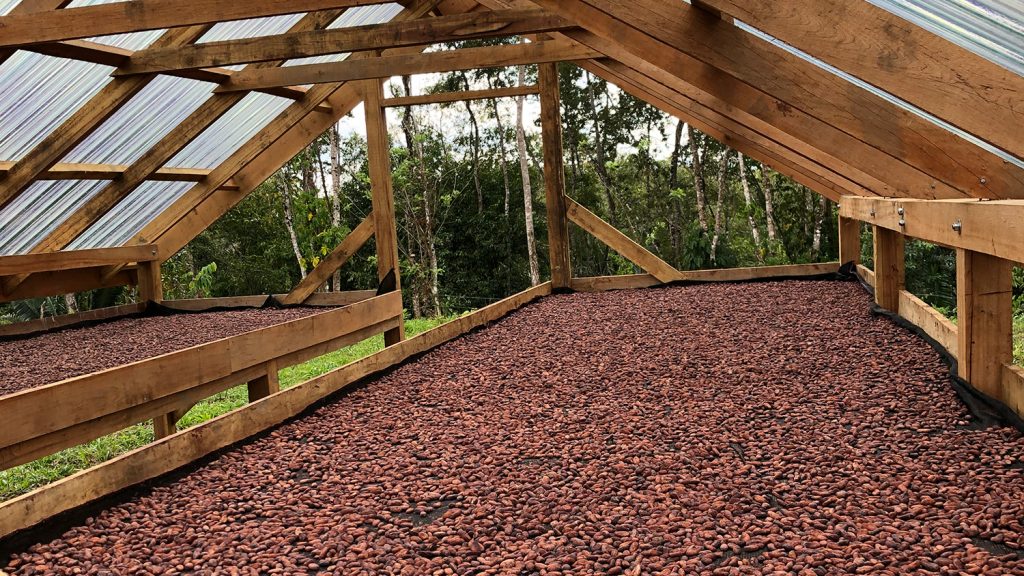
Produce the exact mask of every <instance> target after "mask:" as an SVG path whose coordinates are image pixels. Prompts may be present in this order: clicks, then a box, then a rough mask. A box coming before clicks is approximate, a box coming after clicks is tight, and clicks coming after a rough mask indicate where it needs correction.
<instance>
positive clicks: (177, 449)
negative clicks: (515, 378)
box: [0, 282, 551, 537]
mask: <svg viewBox="0 0 1024 576" xmlns="http://www.w3.org/2000/svg"><path fill="white" fill-rule="evenodd" d="M550 293H551V283H550V282H547V283H544V284H541V285H539V286H536V287H534V288H531V289H530V290H527V291H525V292H520V293H519V294H516V295H514V296H512V297H510V298H506V299H505V300H502V301H500V302H497V303H495V304H492V305H490V306H487V307H485V308H481V309H480V310H477V311H476V312H473V313H471V314H468V315H466V316H462V317H460V318H458V319H455V320H452V321H451V322H448V323H446V324H442V325H441V326H438V327H437V328H434V329H432V330H428V331H427V332H424V333H421V334H418V335H416V336H414V337H412V338H410V339H408V340H404V341H402V342H400V343H399V344H397V345H395V346H391V347H389V348H385V349H384V350H382V351H380V352H377V353H376V354H373V355H371V356H368V357H366V358H363V359H361V360H357V361H355V362H352V363H350V364H347V365H345V366H343V367H341V368H338V369H336V370H333V371H331V372H328V373H327V374H324V375H322V376H319V377H317V378H313V379H311V380H309V381H306V382H303V383H301V384H298V385H296V386H294V387H292V388H289V389H287V390H282V391H281V392H278V393H277V394H273V395H271V396H268V397H267V398H264V399H262V400H258V401H256V402H253V403H251V404H248V405H246V406H243V407H241V408H239V409H237V410H234V411H232V412H229V413H227V414H224V415H222V416H218V417H217V418H214V419H212V420H210V421H208V422H204V423H203V424H200V425H198V426H195V427H193V428H189V429H188V430H183V431H181V432H178V433H177V434H174V435H172V436H169V437H167V438H164V439H163V440H160V441H158V442H154V443H152V444H149V445H146V446H144V447H141V448H138V449H136V450H133V451H132V452H129V453H127V454H123V455H121V456H118V457H117V458H114V459H112V460H110V461H108V462H105V463H103V464H100V465H98V466H94V467H92V468H89V469H87V470H83V471H82V472H79V473H77V474H74V475H72V476H69V477H67V478H64V479H62V480H59V481H57V482H54V483H53V484H50V485H47V486H43V487H41V488H39V489H37V490H34V491H33V492H30V493H28V494H25V495H23V496H19V497H17V498H14V499H11V500H8V501H6V502H4V503H2V504H0V537H4V536H7V535H9V534H11V533H13V532H16V531H18V530H21V529H23V528H27V527H29V526H32V525H35V524H37V523H39V522H42V521H43V520H46V519H47V518H51V517H53V516H55V515H57V514H60V513H61V512H65V511H67V510H71V509H73V508H76V507H78V506H81V505H83V504H87V503H89V502H92V501H94V500H96V499H97V498H101V497H103V496H106V495H109V494H113V493H114V492H117V491H118V490H122V489H124V488H127V487H129V486H133V485H135V484H138V483H139V482H144V481H146V480H150V479H152V478H155V477H157V476H159V475H161V474H164V473H167V472H170V471H172V470H175V469H176V468H179V467H181V466H184V465H186V464H188V463H190V462H194V461H195V460H197V459H199V458H202V457H203V456H206V455H208V454H211V453H213V452H215V451H217V450H219V449H221V448H224V447H226V446H230V445H231V444H234V443H236V442H239V441H241V440H244V439H246V438H248V437H250V436H252V435H253V434H256V433H258V432H261V431H263V430H266V429H268V428H271V427H273V426H276V425H277V424H280V423H281V422H283V421H284V420H286V419H287V418H290V417H292V416H295V415H297V414H299V413H301V412H302V411H303V410H305V409H306V408H308V407H309V406H311V405H312V404H313V403H315V402H317V401H319V400H321V399H323V398H326V397H327V396H329V395H331V394H333V393H335V392H338V391H339V390H342V389H344V388H346V387H348V386H350V385H351V384H353V383H355V382H357V381H359V380H360V379H362V378H365V377H367V376H370V375H373V374H376V373H379V372H380V371H382V370H385V369H387V368H390V367H392V366H394V365H396V364H398V363H400V362H402V361H404V360H407V359H408V358H410V357H412V356H414V355H416V354H419V353H422V352H426V351H427V350H430V349H431V348H434V347H436V346H438V345H440V344H443V343H445V342H447V341H449V340H452V339H454V338H457V337H458V336H460V335H462V334H465V333H467V332H469V331H470V330H473V329H474V328H478V327H480V326H484V325H486V324H488V323H490V322H493V321H495V320H497V319H499V318H501V317H502V316H504V315H506V314H508V313H509V312H512V311H514V310H516V309H518V308H521V307H522V306H525V305H526V304H528V303H530V302H532V301H534V300H536V299H538V298H541V297H543V296H546V295H548V294H550Z"/></svg>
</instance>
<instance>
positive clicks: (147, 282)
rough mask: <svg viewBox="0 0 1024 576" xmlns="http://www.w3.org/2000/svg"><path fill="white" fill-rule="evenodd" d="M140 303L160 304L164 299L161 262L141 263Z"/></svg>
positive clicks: (139, 270)
mask: <svg viewBox="0 0 1024 576" xmlns="http://www.w3.org/2000/svg"><path fill="white" fill-rule="evenodd" d="M138 274H139V301H140V302H147V301H149V300H152V301H153V302H160V301H162V300H163V299H164V287H163V282H162V280H161V278H160V262H159V261H156V260H154V261H152V262H139V268H138Z"/></svg>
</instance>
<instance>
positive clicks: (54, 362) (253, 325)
mask: <svg viewBox="0 0 1024 576" xmlns="http://www.w3.org/2000/svg"><path fill="white" fill-rule="evenodd" d="M327 310H328V309H327V308H318V307H293V308H247V309H239V310H221V311H216V312H201V313H189V314H184V313H183V314H173V315H170V316H132V317H128V318H120V319H116V320H109V321H105V322H102V323H99V324H91V325H87V326H81V327H77V328H66V329H63V330H57V331H54V332H46V333H43V334H39V335H36V336H26V337H24V338H19V339H16V340H4V341H0V396H2V395H5V394H12V393H14V392H18V391H20V390H25V389H26V388H32V387H35V386H42V385H44V384H50V383H53V382H59V381H61V380H64V379H66V378H73V377H75V376H81V375H83V374H91V373H93V372H98V371H100V370H106V369H108V368H114V367H116V366H121V365H122V364H129V363H131V362H137V361H139V360H145V359H146V358H152V357H154V356H159V355H161V354H167V353H169V352H174V351H177V350H183V349H185V348H189V347H192V346H197V345H199V344H205V343H207V342H213V341H214V340H219V339H221V338H227V337H228V336H236V335H238V334H242V333H244V332H249V331H252V330H257V329H260V328H267V327H269V326H273V325H275V324H282V323H284V322H288V321H290V320H296V319H298V318H304V317H306V316H312V315H313V314H319V313H321V312H325V311H327Z"/></svg>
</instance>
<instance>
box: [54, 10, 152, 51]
mask: <svg viewBox="0 0 1024 576" xmlns="http://www.w3.org/2000/svg"><path fill="white" fill-rule="evenodd" d="M119 1H122V0H72V2H71V3H69V4H68V8H80V7H82V6H96V5H98V4H110V3H112V2H119ZM163 33H164V30H147V31H145V32H132V33H129V34H116V35H113V36H100V37H98V38H89V40H90V41H92V42H99V43H100V44H106V45H107V46H114V47H116V48H125V49H127V50H142V49H143V48H145V47H146V46H149V45H150V44H152V43H153V41H154V40H156V39H157V38H159V37H160V35H161V34H163Z"/></svg>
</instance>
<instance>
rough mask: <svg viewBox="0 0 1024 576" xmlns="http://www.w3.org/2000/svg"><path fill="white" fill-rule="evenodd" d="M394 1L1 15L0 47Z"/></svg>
mask: <svg viewBox="0 0 1024 576" xmlns="http://www.w3.org/2000/svg"><path fill="white" fill-rule="evenodd" d="M389 1H390V0H289V1H288V2H283V1H280V0H249V1H248V2H219V1H217V0H135V1H134V2H130V3H129V2H112V3H109V4H99V5H94V6H82V7H78V8H65V9H63V10H49V11H45V12H35V13H33V14H18V15H13V14H12V15H8V16H3V17H0V31H2V34H0V46H9V47H10V46H25V45H29V44H41V43H44V42H57V41H60V40H74V39H78V38H91V37H94V36H108V35H111V34H125V33H128V32H140V31H144V30H157V29H160V28H177V27H181V26H191V25H195V24H215V23H218V22H225V21H228V20H244V19H248V18H262V17H265V16H276V15H281V14H297V13H299V12H315V11H317V10H326V9H329V8H351V7H353V6H366V5H371V4H386V3H388V2H389Z"/></svg>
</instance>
